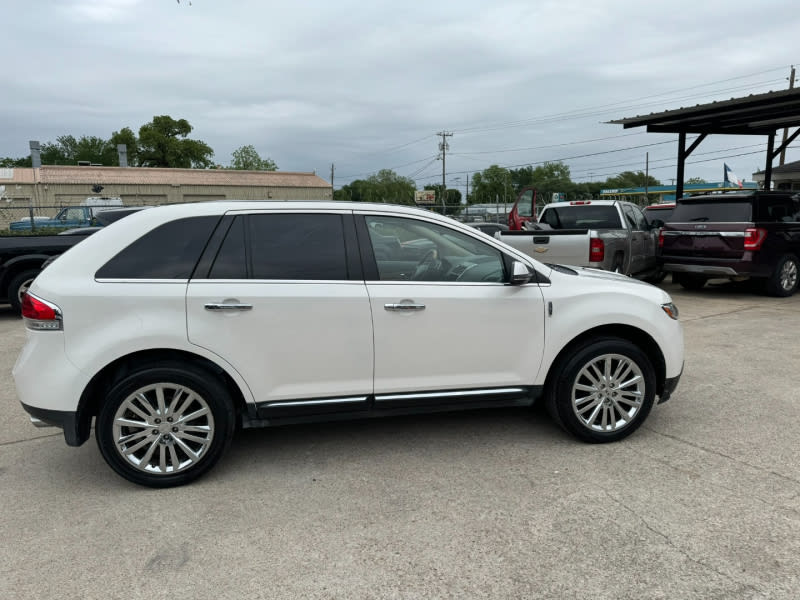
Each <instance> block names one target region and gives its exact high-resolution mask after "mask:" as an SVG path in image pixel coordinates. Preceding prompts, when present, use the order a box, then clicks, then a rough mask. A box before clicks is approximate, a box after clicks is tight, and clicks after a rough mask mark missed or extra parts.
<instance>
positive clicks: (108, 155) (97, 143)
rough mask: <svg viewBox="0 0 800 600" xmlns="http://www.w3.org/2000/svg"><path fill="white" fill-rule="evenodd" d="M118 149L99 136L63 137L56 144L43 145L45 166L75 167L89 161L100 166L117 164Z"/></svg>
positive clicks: (47, 143) (57, 139)
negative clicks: (80, 162) (81, 162)
mask: <svg viewBox="0 0 800 600" xmlns="http://www.w3.org/2000/svg"><path fill="white" fill-rule="evenodd" d="M116 153H117V151H116V148H114V147H113V146H112V145H111V143H110V142H109V141H108V140H104V139H103V138H100V137H97V136H93V135H91V136H86V135H84V136H81V137H80V138H76V137H75V136H74V135H61V136H58V137H57V138H56V141H55V142H45V143H44V144H42V164H43V165H75V164H77V163H78V162H79V161H88V162H90V163H95V164H100V165H106V166H108V165H112V164H115V163H116Z"/></svg>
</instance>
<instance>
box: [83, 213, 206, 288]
mask: <svg viewBox="0 0 800 600" xmlns="http://www.w3.org/2000/svg"><path fill="white" fill-rule="evenodd" d="M219 219H220V218H219V217H217V216H209V217H188V218H186V219H178V220H177V221H170V222H169V223H164V224H163V225H159V226H158V227H156V228H155V229H153V230H151V231H149V232H147V233H146V234H144V235H143V236H142V237H140V238H139V239H138V240H136V241H135V242H133V243H132V244H131V245H130V246H128V247H127V248H125V249H123V250H121V251H120V252H119V253H118V254H117V255H116V256H115V257H114V258H112V259H111V260H109V261H108V262H107V263H106V264H104V265H103V266H102V267H100V269H99V270H98V271H97V273H96V274H95V277H97V278H98V279H188V278H189V277H190V276H191V274H192V271H194V267H195V265H196V264H197V261H198V260H199V258H200V253H201V252H202V251H203V248H205V246H206V242H207V241H208V238H209V236H210V235H211V232H212V231H214V227H215V226H216V224H217V222H218V221H219Z"/></svg>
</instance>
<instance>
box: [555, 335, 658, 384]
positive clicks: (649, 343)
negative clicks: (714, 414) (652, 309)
mask: <svg viewBox="0 0 800 600" xmlns="http://www.w3.org/2000/svg"><path fill="white" fill-rule="evenodd" d="M603 337H615V338H620V339H623V340H627V341H629V342H631V343H632V344H634V345H635V346H636V347H638V348H639V349H640V350H642V352H644V353H645V354H646V355H647V358H649V359H650V363H651V364H652V365H653V369H654V370H655V373H656V395H659V396H660V395H661V394H662V392H663V391H664V383H665V381H666V377H667V363H666V360H665V359H664V354H663V352H661V348H659V347H658V343H657V342H656V341H655V340H654V339H653V338H652V336H650V334H648V333H647V332H646V331H643V330H641V329H639V328H638V327H634V326H632V325H624V324H622V323H614V324H609V325H600V326H598V327H593V328H592V329H587V330H586V331H584V332H583V333H581V334H579V335H577V336H575V337H574V338H572V339H571V340H570V341H569V342H568V343H567V344H566V345H565V346H564V347H563V348H562V349H561V351H559V353H558V354H557V355H556V357H555V358H554V359H553V361H552V362H551V363H550V368H549V369H548V372H547V377H546V378H545V384H544V389H545V393H550V390H552V386H553V381H554V379H555V377H556V374H557V372H558V367H559V366H560V365H561V364H562V363H563V362H564V361H565V360H566V358H567V357H568V356H569V355H570V354H571V353H572V352H574V351H575V349H576V348H578V347H580V346H583V345H585V344H587V343H589V342H590V341H591V340H593V339H597V338H603Z"/></svg>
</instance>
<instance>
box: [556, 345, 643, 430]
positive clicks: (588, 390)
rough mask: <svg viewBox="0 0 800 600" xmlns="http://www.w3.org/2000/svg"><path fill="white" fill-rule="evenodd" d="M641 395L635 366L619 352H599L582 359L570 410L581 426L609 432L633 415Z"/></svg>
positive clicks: (617, 428)
mask: <svg viewBox="0 0 800 600" xmlns="http://www.w3.org/2000/svg"><path fill="white" fill-rule="evenodd" d="M644 398H645V380H644V375H643V374H642V370H641V369H640V368H639V366H638V365H637V364H636V363H635V362H634V361H632V360H631V359H630V358H628V357H627V356H623V355H621V354H603V355H601V356H597V357H595V358H593V359H592V360H591V361H590V362H588V363H586V364H585V365H584V366H583V368H582V369H581V370H580V372H579V373H578V376H577V377H576V378H575V382H574V383H573V385H572V410H573V411H574V412H575V415H576V416H577V417H578V420H579V421H580V422H581V424H582V425H583V426H584V427H587V428H588V429H591V430H593V431H599V432H613V431H619V430H620V429H623V428H625V427H627V426H628V425H630V424H631V422H633V420H634V419H635V418H636V415H637V414H638V413H639V410H640V409H641V408H642V402H643V401H644Z"/></svg>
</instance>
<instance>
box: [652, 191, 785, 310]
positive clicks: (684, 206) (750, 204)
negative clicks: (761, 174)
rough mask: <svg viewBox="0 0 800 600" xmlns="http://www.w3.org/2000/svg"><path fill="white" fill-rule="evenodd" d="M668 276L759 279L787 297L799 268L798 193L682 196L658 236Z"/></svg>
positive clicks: (696, 281)
mask: <svg viewBox="0 0 800 600" xmlns="http://www.w3.org/2000/svg"><path fill="white" fill-rule="evenodd" d="M659 251H660V259H659V260H660V263H661V264H662V265H663V269H664V270H665V271H667V272H672V273H673V276H672V277H673V280H674V281H676V282H677V283H680V284H681V285H682V286H683V287H685V288H687V289H700V288H701V287H703V286H704V285H705V283H706V281H708V280H709V279H711V278H718V277H723V278H729V279H731V280H734V281H741V280H744V279H750V278H752V279H760V280H762V281H763V283H764V286H765V289H766V291H767V292H768V293H769V294H771V295H774V296H791V295H792V294H794V293H795V291H796V290H797V286H798V274H799V273H800V194H796V193H795V194H793V193H789V192H749V193H739V192H735V193H731V194H709V195H705V196H693V197H687V198H682V199H681V200H679V201H678V203H677V206H676V207H675V211H674V212H673V213H672V215H671V216H670V218H669V222H668V223H666V225H665V226H664V228H663V229H662V231H661V235H660V236H659Z"/></svg>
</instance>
